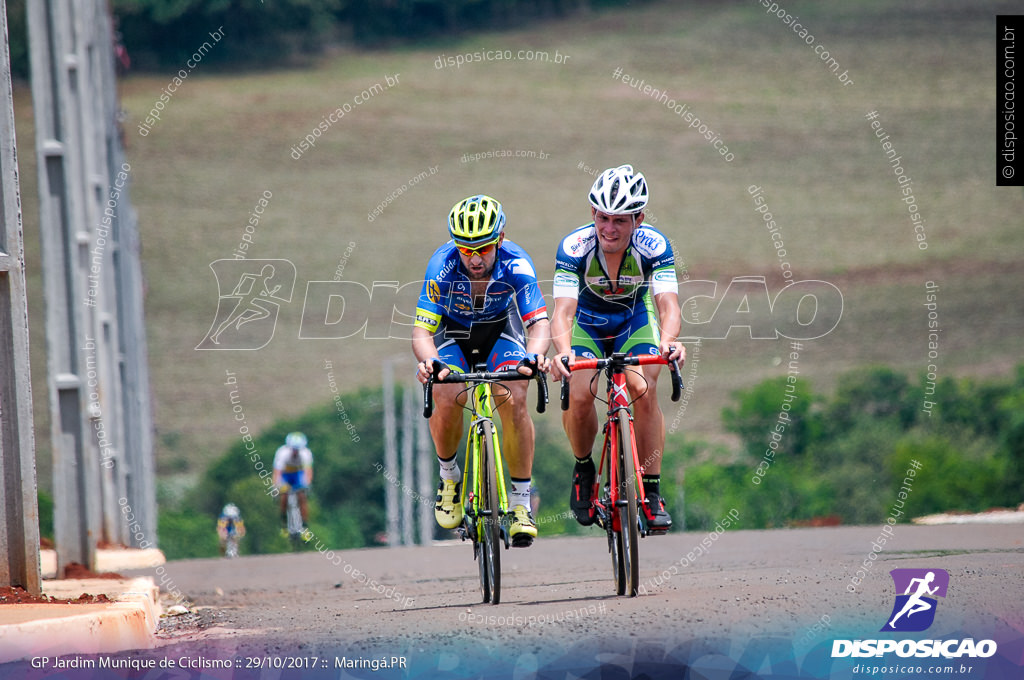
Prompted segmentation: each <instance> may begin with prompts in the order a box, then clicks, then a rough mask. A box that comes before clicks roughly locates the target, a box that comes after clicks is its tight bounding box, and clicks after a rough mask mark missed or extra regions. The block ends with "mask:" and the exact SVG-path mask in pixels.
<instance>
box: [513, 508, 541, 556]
mask: <svg viewBox="0 0 1024 680" xmlns="http://www.w3.org/2000/svg"><path fill="white" fill-rule="evenodd" d="M509 535H510V536H511V537H512V547H513V548H528V547H530V546H531V545H532V544H533V539H535V538H537V524H536V523H535V522H534V521H533V515H531V514H530V511H529V510H528V509H527V508H526V507H525V506H523V505H517V506H515V507H514V508H512V526H510V527H509Z"/></svg>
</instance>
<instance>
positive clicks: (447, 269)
mask: <svg viewBox="0 0 1024 680" xmlns="http://www.w3.org/2000/svg"><path fill="white" fill-rule="evenodd" d="M452 247H453V249H454V246H452ZM458 261H459V258H457V257H453V258H450V259H449V260H448V261H447V262H445V263H444V266H443V267H441V271H439V272H438V273H437V278H439V279H444V278H447V276H448V274H450V273H451V272H452V270H454V269H455V265H456V264H457V263H458Z"/></svg>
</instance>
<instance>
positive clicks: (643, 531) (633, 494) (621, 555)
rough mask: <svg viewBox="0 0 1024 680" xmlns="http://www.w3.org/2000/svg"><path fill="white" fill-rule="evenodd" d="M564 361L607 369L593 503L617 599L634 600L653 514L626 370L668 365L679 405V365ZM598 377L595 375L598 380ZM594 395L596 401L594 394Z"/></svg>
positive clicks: (649, 359) (642, 360)
mask: <svg viewBox="0 0 1024 680" xmlns="http://www.w3.org/2000/svg"><path fill="white" fill-rule="evenodd" d="M563 362H564V365H565V367H566V368H567V369H569V370H570V371H575V370H586V369H590V370H598V371H602V370H603V371H604V374H605V378H606V380H607V384H608V386H607V391H608V392H607V393H608V399H607V401H606V402H605V403H607V405H608V411H607V414H606V418H605V424H604V446H603V447H602V449H601V462H600V464H599V466H598V470H597V476H596V477H595V479H594V486H593V488H592V489H591V499H592V501H591V502H592V503H593V506H594V512H595V514H596V516H597V520H598V524H599V525H600V526H601V527H603V528H604V529H605V531H606V532H607V534H608V551H609V552H610V553H611V555H612V570H613V573H614V575H615V589H616V592H617V593H618V594H619V595H625V594H627V593H628V594H629V596H630V597H635V596H636V595H637V590H638V581H639V562H638V559H639V555H638V552H637V540H638V538H639V537H643V536H646V535H647V534H648V533H650V528H649V526H648V525H647V521H646V520H647V516H648V512H649V510H648V508H647V498H646V494H645V492H644V487H643V484H642V483H638V480H639V479H640V478H641V477H642V475H643V472H644V467H643V465H641V464H640V458H639V452H638V451H637V448H636V434H635V432H634V430H633V414H632V412H631V411H630V405H631V404H632V402H633V401H635V400H631V399H630V396H629V391H628V388H627V385H626V375H625V371H626V368H627V367H630V366H643V365H649V364H668V366H669V368H670V369H671V375H672V401H678V400H679V397H680V396H681V394H682V378H681V377H680V376H679V366H678V364H677V363H676V362H675V361H671V362H669V361H667V360H666V359H664V358H662V357H661V356H658V355H640V356H636V357H633V356H629V355H627V354H623V353H615V354H612V355H611V356H610V357H608V358H606V359H582V360H577V361H576V362H575V363H574V364H572V365H571V366H570V364H569V362H568V359H565V358H563ZM599 375H600V374H598V375H595V377H594V381H596V380H597V379H598V376H599ZM591 385H593V382H592V383H591ZM594 397H597V394H596V392H595V393H594ZM568 408H569V381H568V380H567V379H564V378H563V380H562V410H563V411H565V410H568ZM606 464H607V466H608V468H607V470H608V482H607V485H608V490H607V495H606V496H605V497H602V496H601V494H600V488H601V480H602V477H603V476H604V471H605V465H606ZM623 477H624V478H623ZM640 508H643V509H644V511H643V513H640V512H639V509H640ZM641 518H643V520H641Z"/></svg>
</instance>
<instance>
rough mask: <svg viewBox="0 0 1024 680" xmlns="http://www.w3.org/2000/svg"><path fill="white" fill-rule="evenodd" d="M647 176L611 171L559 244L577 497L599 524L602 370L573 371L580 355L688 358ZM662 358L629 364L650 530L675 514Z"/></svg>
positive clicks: (586, 518)
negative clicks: (665, 458) (661, 401)
mask: <svg viewBox="0 0 1024 680" xmlns="http://www.w3.org/2000/svg"><path fill="white" fill-rule="evenodd" d="M647 199H648V193H647V182H646V180H645V179H644V176H643V175H642V174H640V173H639V172H636V173H634V172H633V168H632V166H629V165H622V166H619V167H617V168H609V169H608V170H605V171H604V172H603V173H601V175H600V176H599V177H598V178H597V180H596V181H595V182H594V185H593V187H591V189H590V213H591V216H592V218H593V222H591V223H590V224H586V225H584V226H582V227H579V228H578V229H576V230H574V231H573V232H572V233H570V234H569V235H568V236H566V237H565V238H564V239H563V240H562V242H561V243H560V244H559V246H558V253H557V255H556V258H555V281H554V298H555V303H554V311H553V313H552V318H551V336H552V337H551V339H552V342H553V343H554V346H555V352H556V354H555V357H554V359H553V361H552V363H553V364H554V366H555V367H556V368H555V370H556V371H557V373H558V375H559V376H562V375H566V376H568V377H569V379H570V380H571V381H572V389H571V390H570V395H571V396H570V402H569V409H568V410H567V411H565V412H563V414H562V425H563V427H564V428H565V432H566V435H567V436H568V438H569V444H570V446H571V447H572V451H573V454H574V455H575V457H576V466H575V468H574V469H573V484H572V492H571V494H572V495H571V497H570V502H569V505H570V507H571V508H572V510H573V513H574V514H575V516H576V520H577V521H578V522H579V523H580V524H583V525H585V526H586V525H589V524H593V522H594V514H593V510H592V508H591V503H590V500H591V499H590V495H591V490H592V488H593V484H594V476H595V474H596V469H595V466H594V461H593V458H592V457H591V449H592V447H593V445H594V438H595V437H596V436H597V432H598V419H597V413H596V412H595V410H594V394H593V393H592V392H591V391H590V384H591V380H592V379H593V377H594V371H573V372H572V373H569V372H568V371H566V370H565V369H564V368H563V366H562V357H568V358H569V361H570V364H571V363H572V361H574V359H575V357H576V356H580V357H584V358H601V357H606V356H608V355H610V354H612V353H613V352H625V353H628V354H633V355H638V354H660V355H662V356H664V357H665V358H666V359H683V358H685V350H684V348H683V346H682V345H680V344H679V343H677V342H676V336H677V335H678V334H679V330H680V327H681V320H680V314H679V297H678V284H677V281H676V273H675V259H674V255H673V252H672V246H671V244H669V242H668V239H666V238H665V236H664V235H663V234H661V233H660V232H659V231H657V230H656V229H654V228H653V227H651V226H650V225H647V224H644V223H643V220H644V212H643V211H644V207H645V206H646V205H647ZM660 369H661V366H659V365H651V366H644V367H643V368H642V370H643V375H642V376H641V375H640V374H638V373H636V372H633V371H629V372H627V373H626V382H627V387H628V389H629V391H630V396H631V398H632V399H634V400H635V401H634V403H633V414H634V422H635V424H636V448H637V455H638V456H639V458H640V464H641V466H642V467H643V470H644V474H643V485H644V495H645V496H646V498H647V500H648V503H647V505H646V506H645V507H644V512H645V513H646V514H647V519H648V524H649V526H650V527H651V528H652V529H655V530H659V531H665V530H668V529H669V528H670V527H671V526H672V517H671V516H670V515H669V513H668V511H667V510H665V503H664V501H663V500H662V497H661V488H660V481H661V453H662V450H663V449H664V447H665V419H664V416H663V414H662V412H661V407H660V406H659V405H658V400H657V395H658V391H657V380H658V373H659V372H660Z"/></svg>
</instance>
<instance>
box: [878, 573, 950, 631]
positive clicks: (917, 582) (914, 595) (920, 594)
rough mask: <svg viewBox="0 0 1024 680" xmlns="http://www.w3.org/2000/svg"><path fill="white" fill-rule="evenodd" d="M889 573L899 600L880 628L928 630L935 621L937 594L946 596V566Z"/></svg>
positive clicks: (947, 578)
mask: <svg viewBox="0 0 1024 680" xmlns="http://www.w3.org/2000/svg"><path fill="white" fill-rule="evenodd" d="M889 575H890V576H892V581H893V583H894V584H895V585H896V603H895V604H894V605H893V607H892V613H891V614H889V620H888V622H887V623H886V624H885V625H884V626H882V628H881V630H882V631H900V632H904V633H913V632H919V631H922V630H927V629H928V628H929V627H930V626H931V625H932V622H933V621H935V609H936V607H937V606H938V600H937V599H936V596H937V597H946V589H947V588H949V572H947V571H946V570H945V569H893V570H892V571H890V572H889ZM900 593H902V594H900Z"/></svg>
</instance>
